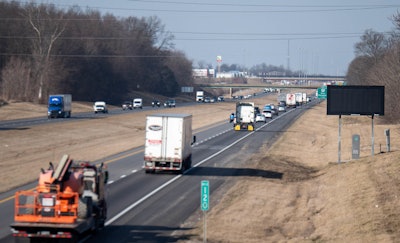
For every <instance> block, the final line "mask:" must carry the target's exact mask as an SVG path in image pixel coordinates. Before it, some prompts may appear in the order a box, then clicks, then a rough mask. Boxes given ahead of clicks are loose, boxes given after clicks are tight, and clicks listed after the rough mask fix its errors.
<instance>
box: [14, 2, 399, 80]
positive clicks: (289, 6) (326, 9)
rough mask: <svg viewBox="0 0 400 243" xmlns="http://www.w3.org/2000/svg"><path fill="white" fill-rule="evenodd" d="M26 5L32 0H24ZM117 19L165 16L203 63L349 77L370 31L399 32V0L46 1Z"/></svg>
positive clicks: (183, 46) (178, 42)
mask: <svg viewBox="0 0 400 243" xmlns="http://www.w3.org/2000/svg"><path fill="white" fill-rule="evenodd" d="M20 2H25V1H20ZM34 2H44V3H54V4H56V5H57V6H59V7H68V6H72V5H78V6H80V7H82V8H83V9H85V8H86V7H89V8H92V9H97V10H99V11H100V12H102V13H106V12H108V13H112V14H113V15H115V16H117V17H128V16H135V17H147V16H158V17H159V18H160V19H161V21H162V23H163V24H164V25H165V28H166V30H167V31H169V32H171V33H172V34H173V35H174V36H175V40H174V41H173V42H174V43H175V49H177V50H181V51H183V52H184V53H185V54H186V56H187V57H188V58H189V59H191V60H192V61H193V65H194V66H197V65H198V64H199V62H202V63H204V64H211V65H213V66H214V67H216V66H217V62H216V57H217V56H222V63H224V64H228V65H230V64H239V65H242V66H246V67H248V68H250V67H251V66H253V65H256V64H261V63H265V64H267V65H269V64H271V65H276V66H281V65H282V66H284V67H288V66H289V67H290V69H291V70H293V71H296V70H303V71H304V72H306V73H308V74H313V73H320V74H326V75H345V74H346V71H347V67H348V64H349V63H350V62H351V60H353V58H354V44H355V43H356V42H358V41H360V36H361V35H362V34H363V33H364V31H365V30H367V29H373V30H375V31H378V32H388V31H391V30H393V28H394V25H393V23H392V21H391V17H392V16H393V15H395V14H397V13H400V2H399V0H336V1H329V3H328V2H327V1H321V0H319V1H318V0H309V1H305V0H280V1H277V0H275V1H272V0H271V1H268V0H246V1H238V0H230V1H228V0H166V1H163V0H158V1H157V0H109V1H106V0H52V1H50V0H47V1H46V0H43V1H39V0H37V1H34Z"/></svg>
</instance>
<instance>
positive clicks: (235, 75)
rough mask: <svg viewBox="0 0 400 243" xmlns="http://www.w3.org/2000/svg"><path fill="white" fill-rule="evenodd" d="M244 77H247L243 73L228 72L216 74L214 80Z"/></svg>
mask: <svg viewBox="0 0 400 243" xmlns="http://www.w3.org/2000/svg"><path fill="white" fill-rule="evenodd" d="M246 76H247V74H246V73H245V72H240V71H229V72H221V73H217V75H216V78H239V77H246Z"/></svg>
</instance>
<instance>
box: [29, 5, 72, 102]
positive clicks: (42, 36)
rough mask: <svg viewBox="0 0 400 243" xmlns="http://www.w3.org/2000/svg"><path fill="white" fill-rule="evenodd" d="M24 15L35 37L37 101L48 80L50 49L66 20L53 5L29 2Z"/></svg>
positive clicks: (33, 51) (62, 29) (63, 28)
mask: <svg viewBox="0 0 400 243" xmlns="http://www.w3.org/2000/svg"><path fill="white" fill-rule="evenodd" d="M23 15H24V17H25V18H26V19H27V21H28V22H29V24H30V26H31V27H32V29H33V32H34V34H35V35H36V38H34V39H32V46H33V48H32V54H33V67H34V70H33V72H34V74H33V77H34V78H35V79H36V80H37V82H38V90H37V92H38V94H37V99H38V101H39V102H40V101H42V97H43V89H44V86H45V85H46V84H47V83H48V82H50V80H49V79H48V77H49V71H50V70H49V67H50V61H51V60H50V57H51V51H52V49H53V47H54V43H55V41H56V40H57V39H58V38H59V37H60V35H61V34H62V33H63V32H64V30H65V26H66V22H65V21H64V19H63V17H64V14H63V12H62V11H56V10H55V9H54V5H40V6H35V5H34V4H30V5H28V6H27V8H26V12H24V14H23Z"/></svg>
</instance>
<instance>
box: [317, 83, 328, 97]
mask: <svg viewBox="0 0 400 243" xmlns="http://www.w3.org/2000/svg"><path fill="white" fill-rule="evenodd" d="M327 91H328V89H327V88H326V86H324V87H321V88H318V89H317V98H318V99H326V96H327V95H326V94H327Z"/></svg>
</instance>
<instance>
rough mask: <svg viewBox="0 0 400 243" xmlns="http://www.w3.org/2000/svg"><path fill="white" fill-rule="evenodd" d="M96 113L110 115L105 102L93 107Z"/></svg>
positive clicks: (96, 103)
mask: <svg viewBox="0 0 400 243" xmlns="http://www.w3.org/2000/svg"><path fill="white" fill-rule="evenodd" d="M93 110H94V113H97V112H103V113H108V110H107V105H106V102H104V101H96V102H94V105H93Z"/></svg>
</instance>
